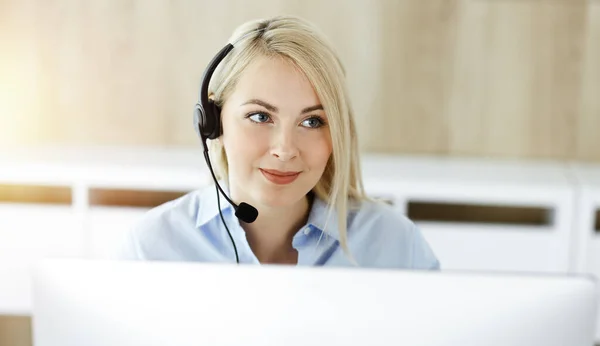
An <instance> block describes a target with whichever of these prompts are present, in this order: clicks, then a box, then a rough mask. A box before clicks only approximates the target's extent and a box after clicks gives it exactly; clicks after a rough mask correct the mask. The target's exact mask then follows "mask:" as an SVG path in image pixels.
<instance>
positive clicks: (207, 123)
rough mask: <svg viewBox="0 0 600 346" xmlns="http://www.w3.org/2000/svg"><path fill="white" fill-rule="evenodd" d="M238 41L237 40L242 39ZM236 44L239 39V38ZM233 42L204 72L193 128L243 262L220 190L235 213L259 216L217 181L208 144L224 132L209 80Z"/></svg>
mask: <svg viewBox="0 0 600 346" xmlns="http://www.w3.org/2000/svg"><path fill="white" fill-rule="evenodd" d="M264 30H265V28H260V29H258V30H254V31H251V32H249V33H247V34H245V35H244V36H242V37H240V39H239V40H241V39H243V38H244V37H246V36H247V35H250V34H252V33H256V32H264ZM239 40H238V41H239ZM236 43H237V41H236ZM233 48H234V45H233V44H232V43H228V44H227V45H226V46H225V47H223V48H222V49H221V50H220V51H219V52H218V53H217V55H215V56H214V57H213V58H212V60H211V61H210V63H209V64H208V66H207V67H206V69H205V70H204V73H203V75H202V83H201V85H200V94H199V95H198V102H196V106H195V108H194V127H195V130H196V133H197V134H198V135H199V136H200V139H201V140H202V145H203V146H204V159H205V160H206V164H207V165H208V169H209V170H210V174H211V175H212V178H213V180H214V182H215V187H216V192H217V207H218V208H219V215H220V216H221V221H222V222H223V225H224V226H225V229H226V230H227V234H228V235H229V239H231V243H232V245H233V250H234V252H235V261H236V263H238V264H239V263H240V258H239V255H238V251H237V247H236V246H235V241H234V240H233V237H232V235H231V232H230V231H229V228H228V227H227V223H225V219H224V218H223V213H221V199H220V196H219V191H220V192H221V194H223V196H224V197H225V199H227V201H228V202H229V203H230V204H231V206H232V207H233V208H234V209H235V216H236V217H237V218H238V219H240V220H242V221H244V222H246V223H252V222H254V221H255V220H256V218H257V217H258V210H256V208H254V207H253V206H251V205H250V204H248V203H245V202H241V203H240V204H239V205H238V204H236V203H235V202H233V201H232V200H231V199H230V198H229V197H228V196H227V194H225V192H224V191H223V189H222V188H221V186H220V185H219V182H218V181H217V177H216V176H215V172H214V170H213V168H212V165H211V163H210V157H209V154H208V143H207V140H209V139H216V138H219V137H220V136H221V135H222V134H223V128H222V124H221V108H220V107H219V106H217V104H216V103H215V102H214V101H213V100H211V99H209V98H208V86H209V84H210V79H211V77H212V75H213V73H214V72H215V70H216V69H217V66H219V63H220V62H221V61H223V59H225V57H226V56H227V54H229V52H231V50H233Z"/></svg>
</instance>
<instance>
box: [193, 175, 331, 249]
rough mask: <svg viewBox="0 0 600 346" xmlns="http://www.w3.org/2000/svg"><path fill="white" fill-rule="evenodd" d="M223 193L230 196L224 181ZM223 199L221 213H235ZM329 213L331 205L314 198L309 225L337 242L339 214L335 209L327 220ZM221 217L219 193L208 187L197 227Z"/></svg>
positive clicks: (203, 193) (204, 194) (222, 184)
mask: <svg viewBox="0 0 600 346" xmlns="http://www.w3.org/2000/svg"><path fill="white" fill-rule="evenodd" d="M219 184H220V185H221V188H222V189H223V191H224V192H225V193H226V194H228V195H229V188H228V187H227V185H226V184H224V183H223V182H222V181H221V182H219ZM220 199H221V212H223V213H226V212H227V211H229V212H231V213H233V207H232V206H231V204H229V202H228V201H227V199H226V198H225V197H223V196H222V195H221V196H220ZM328 213H329V205H328V204H327V202H325V201H324V200H322V199H320V198H318V197H317V196H315V197H314V200H313V203H312V207H311V210H310V213H309V214H308V221H307V224H308V225H309V226H311V227H312V228H314V229H317V230H319V231H321V232H323V233H326V234H327V235H329V236H331V237H333V238H334V239H336V240H338V241H339V240H340V234H339V229H338V218H337V212H336V210H335V209H334V210H333V211H332V213H331V216H330V217H329V220H327V216H328ZM218 215H219V210H218V209H217V193H216V188H215V187H214V186H210V187H207V188H205V189H203V190H202V191H201V192H200V203H199V210H198V215H197V218H196V227H197V228H199V227H201V226H204V225H205V224H207V223H208V222H210V221H211V220H213V219H214V218H215V217H217V216H218Z"/></svg>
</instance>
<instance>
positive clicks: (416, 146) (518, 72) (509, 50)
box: [0, 0, 600, 161]
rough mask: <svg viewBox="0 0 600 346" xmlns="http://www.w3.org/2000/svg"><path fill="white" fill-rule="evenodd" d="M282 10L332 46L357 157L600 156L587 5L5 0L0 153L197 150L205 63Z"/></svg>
mask: <svg viewBox="0 0 600 346" xmlns="http://www.w3.org/2000/svg"><path fill="white" fill-rule="evenodd" d="M278 14H295V15H299V16H302V17H305V18H307V19H309V20H311V21H313V22H314V23H315V24H317V25H318V26H319V27H320V28H321V29H322V31H323V32H324V33H325V34H326V35H327V36H328V37H329V38H330V39H331V41H332V43H333V44H334V46H335V47H336V49H337V50H338V52H339V55H340V56H341V58H342V60H343V62H344V63H345V65H346V68H347V71H348V82H349V88H350V93H351V95H352V101H353V104H354V108H355V114H356V117H357V120H358V123H359V131H360V143H361V146H362V148H363V149H365V150H367V151H377V152H393V153H433V154H445V155H475V156H505V157H506V156H507V157H527V158H556V159H576V160H585V161H600V142H599V139H598V138H599V137H598V135H597V129H600V117H599V116H598V114H599V112H600V97H598V95H600V72H599V71H600V2H599V1H595V0H504V1H503V0H494V1H485V0H427V1H417V0H351V1H343V0H332V1H318V0H301V1H300V0H298V1H294V0H258V1H252V2H248V1H242V0H226V1H191V0H176V1H167V0H137V1H136V0H91V1H81V0H79V1H78V0H49V1H41V0H19V1H17V0H2V1H0V35H1V36H0V39H1V42H2V46H1V48H2V54H0V59H1V60H0V76H1V79H0V83H1V84H0V116H1V117H2V126H1V127H0V143H1V144H2V146H3V147H5V148H6V147H10V146H22V145H55V144H57V145H75V146H88V145H128V146H129V145H133V146H146V145H152V146H196V145H198V140H197V138H196V137H195V134H194V132H193V131H192V127H191V125H190V124H191V113H192V112H191V109H192V107H193V105H194V103H195V100H196V98H197V89H198V84H199V80H200V77H201V73H202V71H203V69H204V67H205V65H206V64H207V62H208V60H209V59H210V58H211V57H212V56H213V55H214V54H215V53H216V52H217V51H218V50H219V49H220V48H222V46H223V45H224V44H225V43H226V42H227V39H228V38H229V35H230V34H231V32H232V31H233V29H234V28H235V27H236V26H238V25H239V24H240V23H242V22H244V21H246V20H249V19H255V18H263V17H269V16H273V15H278Z"/></svg>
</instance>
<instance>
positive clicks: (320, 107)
mask: <svg viewBox="0 0 600 346" xmlns="http://www.w3.org/2000/svg"><path fill="white" fill-rule="evenodd" d="M316 110H323V106H322V105H316V106H311V107H306V108H304V109H303V110H302V114H304V113H309V112H312V111H316Z"/></svg>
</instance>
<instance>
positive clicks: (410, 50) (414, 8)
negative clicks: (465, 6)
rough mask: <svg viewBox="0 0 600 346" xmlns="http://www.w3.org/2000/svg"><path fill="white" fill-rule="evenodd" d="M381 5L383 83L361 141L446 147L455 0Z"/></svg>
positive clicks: (393, 147)
mask: <svg viewBox="0 0 600 346" xmlns="http://www.w3.org/2000/svg"><path fill="white" fill-rule="evenodd" d="M380 9H381V15H380V17H381V18H382V24H381V25H382V43H383V42H384V44H383V46H382V49H383V52H382V61H381V65H380V68H379V69H378V71H377V73H378V74H379V75H380V78H381V85H380V89H379V90H380V93H379V94H378V95H377V96H378V98H377V102H376V104H377V106H378V107H376V108H375V109H374V112H373V113H372V114H369V115H368V116H369V117H371V118H372V121H373V125H372V126H371V128H370V129H369V134H370V136H368V137H367V138H365V143H364V145H365V147H366V149H367V150H373V151H392V152H393V151H400V152H406V151H408V152H425V153H441V152H445V151H447V142H448V138H447V137H448V131H447V126H448V124H447V123H446V121H445V119H444V109H445V108H446V107H447V101H448V94H449V92H450V89H449V88H450V77H451V76H450V72H451V67H452V62H453V60H452V56H453V54H452V52H453V51H454V49H453V48H454V47H453V45H454V36H455V27H456V10H457V1H452V0H431V1H421V2H418V1H384V2H382V6H381V8H380ZM361 134H362V133H361ZM363 137H365V136H363Z"/></svg>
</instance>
